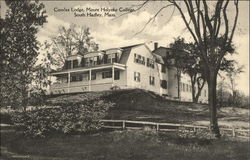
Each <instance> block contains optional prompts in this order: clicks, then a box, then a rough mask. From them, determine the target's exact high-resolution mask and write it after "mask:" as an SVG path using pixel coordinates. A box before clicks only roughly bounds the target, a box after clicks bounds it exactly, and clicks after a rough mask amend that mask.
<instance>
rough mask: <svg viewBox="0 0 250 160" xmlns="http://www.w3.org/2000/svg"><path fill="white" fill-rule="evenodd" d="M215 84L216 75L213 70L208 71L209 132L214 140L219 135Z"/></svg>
mask: <svg viewBox="0 0 250 160" xmlns="http://www.w3.org/2000/svg"><path fill="white" fill-rule="evenodd" d="M216 83H217V73H216V71H215V70H213V69H210V72H209V77H208V92H209V93H208V94H209V97H208V103H209V112H210V130H211V133H212V134H213V135H214V136H215V137H216V138H220V136H221V135H220V130H219V126H218V119H217V105H216Z"/></svg>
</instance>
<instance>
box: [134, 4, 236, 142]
mask: <svg viewBox="0 0 250 160" xmlns="http://www.w3.org/2000/svg"><path fill="white" fill-rule="evenodd" d="M167 2H168V4H166V5H163V6H162V7H161V8H160V9H159V10H158V11H157V12H156V13H155V15H154V16H153V17H152V18H150V19H149V20H148V22H147V23H146V25H147V24H149V23H150V21H154V20H155V17H156V16H157V15H159V14H160V13H161V11H162V10H164V9H167V8H169V7H170V6H173V7H174V8H177V10H178V11H179V13H180V15H181V17H182V19H183V22H184V23H185V26H186V28H187V30H188V31H189V33H190V34H191V36H192V38H193V40H194V42H195V43H196V44H197V45H198V49H199V52H197V55H198V56H199V58H200V59H201V60H202V62H203V63H204V69H205V73H206V75H205V79H206V81H207V82H208V101H209V111H210V113H209V114H210V129H211V133H212V134H213V135H214V136H215V137H218V138H219V137H220V136H221V135H220V130H219V126H218V119H217V104H216V103H217V102H216V84H217V76H218V71H219V69H220V67H221V64H222V63H223V59H224V58H225V56H226V55H227V54H228V53H232V52H231V46H232V45H231V44H232V39H233V36H234V33H235V29H236V26H237V21H238V15H239V1H238V0H234V1H230V0H220V1H211V2H209V4H211V6H209V4H208V2H207V1H206V0H195V1H192V0H184V1H183V2H180V1H177V0H167ZM147 3H149V0H147V1H145V2H143V3H142V4H141V5H136V7H137V8H136V9H134V12H136V11H138V10H140V9H142V8H143V7H144V6H145V5H146V4H147ZM181 4H184V5H181ZM229 5H232V6H233V7H234V8H235V14H234V16H232V15H231V16H230V19H229V18H228V13H229V11H228V7H229ZM185 11H187V14H185V13H184V12H185ZM130 13H131V12H130ZM171 15H173V14H171ZM230 22H231V23H230ZM143 28H145V27H143Z"/></svg>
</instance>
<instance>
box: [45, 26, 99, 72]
mask: <svg viewBox="0 0 250 160" xmlns="http://www.w3.org/2000/svg"><path fill="white" fill-rule="evenodd" d="M44 45H45V46H46V48H47V50H49V51H50V53H49V54H50V55H49V57H50V61H51V63H52V64H53V65H54V66H57V67H58V68H61V67H62V66H63V64H64V62H65V59H66V57H67V56H69V55H74V54H79V53H80V54H84V53H86V52H89V51H96V50H98V44H96V43H95V42H94V41H93V37H91V36H90V29H89V28H88V27H85V26H80V27H77V26H76V25H75V24H71V25H70V27H69V28H66V27H64V26H61V27H59V28H58V35H57V36H53V37H52V38H51V42H48V41H46V42H44Z"/></svg>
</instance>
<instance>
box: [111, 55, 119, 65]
mask: <svg viewBox="0 0 250 160" xmlns="http://www.w3.org/2000/svg"><path fill="white" fill-rule="evenodd" d="M116 62H118V57H117V53H114V54H112V63H116Z"/></svg>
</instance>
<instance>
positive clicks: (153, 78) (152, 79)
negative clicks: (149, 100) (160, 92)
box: [149, 76, 155, 85]
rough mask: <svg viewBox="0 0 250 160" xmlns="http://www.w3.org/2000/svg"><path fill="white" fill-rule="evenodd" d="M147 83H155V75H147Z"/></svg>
mask: <svg viewBox="0 0 250 160" xmlns="http://www.w3.org/2000/svg"><path fill="white" fill-rule="evenodd" d="M149 84H150V85H155V77H153V76H149Z"/></svg>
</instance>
